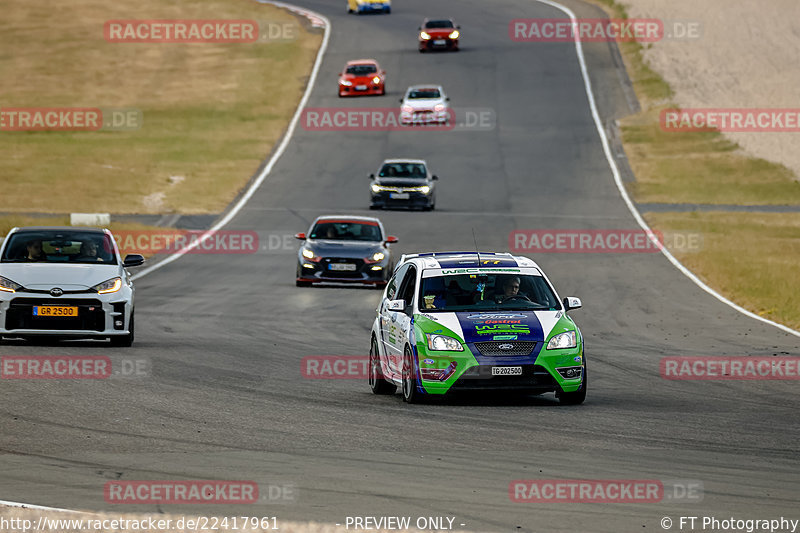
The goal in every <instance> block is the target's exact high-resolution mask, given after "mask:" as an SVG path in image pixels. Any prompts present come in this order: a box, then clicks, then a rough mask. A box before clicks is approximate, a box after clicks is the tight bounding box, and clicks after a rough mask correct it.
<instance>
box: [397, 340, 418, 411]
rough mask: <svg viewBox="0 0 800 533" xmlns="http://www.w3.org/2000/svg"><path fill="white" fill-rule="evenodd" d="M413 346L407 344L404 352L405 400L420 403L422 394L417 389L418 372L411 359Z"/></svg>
mask: <svg viewBox="0 0 800 533" xmlns="http://www.w3.org/2000/svg"><path fill="white" fill-rule="evenodd" d="M411 359H412V358H411V348H409V347H408V346H406V349H405V351H404V352H403V391H402V392H403V401H404V402H406V403H419V402H420V400H421V398H420V396H421V394H420V393H419V391H418V390H417V373H416V372H414V364H413V362H412V360H411Z"/></svg>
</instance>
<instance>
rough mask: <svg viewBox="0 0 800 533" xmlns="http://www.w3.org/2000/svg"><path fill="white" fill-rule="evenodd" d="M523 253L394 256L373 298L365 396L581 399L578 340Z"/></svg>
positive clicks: (566, 307)
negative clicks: (495, 394)
mask: <svg viewBox="0 0 800 533" xmlns="http://www.w3.org/2000/svg"><path fill="white" fill-rule="evenodd" d="M579 307H581V301H580V299H579V298H575V297H568V298H564V300H563V301H561V300H560V299H559V297H558V294H557V293H556V291H555V289H554V288H553V286H552V284H551V283H550V280H549V279H548V278H547V276H546V275H545V274H544V272H543V271H542V269H541V268H540V267H539V266H538V265H537V264H536V263H535V262H534V261H532V260H530V259H528V258H525V257H518V256H512V255H511V254H508V253H485V252H446V253H421V254H412V255H404V256H403V257H402V258H401V259H400V261H399V262H398V265H397V267H396V268H395V272H394V275H393V276H392V278H391V279H390V280H389V283H388V285H387V286H386V290H385V291H384V293H383V298H382V299H381V302H380V304H379V305H378V308H377V309H376V311H377V316H376V318H375V322H374V323H373V325H372V333H371V342H370V364H369V383H370V386H371V388H372V391H373V392H374V393H375V394H393V393H394V392H395V391H396V390H397V386H400V387H401V390H402V393H403V399H404V400H405V401H406V402H410V403H413V402H416V401H419V400H420V399H422V398H423V397H424V396H425V395H429V394H438V395H441V394H446V393H448V392H450V391H455V390H469V389H473V390H474V389H499V390H509V391H511V390H516V391H522V392H526V393H531V394H542V393H546V392H555V394H556V396H557V397H558V398H559V400H560V401H561V403H563V404H579V403H582V402H583V401H584V399H585V398H586V359H585V358H584V354H583V337H582V336H581V332H580V330H579V329H578V326H577V324H575V322H574V321H573V320H572V318H571V317H570V316H569V315H568V314H567V312H568V311H570V310H571V309H577V308H579Z"/></svg>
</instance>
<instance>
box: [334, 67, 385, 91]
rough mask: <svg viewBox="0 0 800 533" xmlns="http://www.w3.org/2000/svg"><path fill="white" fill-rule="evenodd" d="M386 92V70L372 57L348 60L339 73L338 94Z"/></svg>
mask: <svg viewBox="0 0 800 533" xmlns="http://www.w3.org/2000/svg"><path fill="white" fill-rule="evenodd" d="M362 94H377V95H382V94H386V71H385V70H381V66H380V65H379V64H378V62H377V61H375V60H374V59H354V60H353V61H348V62H347V65H345V67H344V71H343V72H342V73H340V74H339V96H359V95H362Z"/></svg>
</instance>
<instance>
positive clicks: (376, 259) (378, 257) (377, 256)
mask: <svg viewBox="0 0 800 533" xmlns="http://www.w3.org/2000/svg"><path fill="white" fill-rule="evenodd" d="M384 257H386V254H385V253H383V252H375V253H374V254H372V255H371V256H370V257H367V258H365V259H364V262H365V263H366V264H368V265H371V264H372V263H380V262H381V261H383V258H384ZM372 268H373V269H374V268H375V267H372ZM378 268H380V267H378Z"/></svg>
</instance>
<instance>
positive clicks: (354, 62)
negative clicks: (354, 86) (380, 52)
mask: <svg viewBox="0 0 800 533" xmlns="http://www.w3.org/2000/svg"><path fill="white" fill-rule="evenodd" d="M365 63H369V64H374V65H377V64H378V62H377V61H376V60H375V59H353V60H352V61H348V62H347V66H348V67H349V66H351V65H363V64H365Z"/></svg>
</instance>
